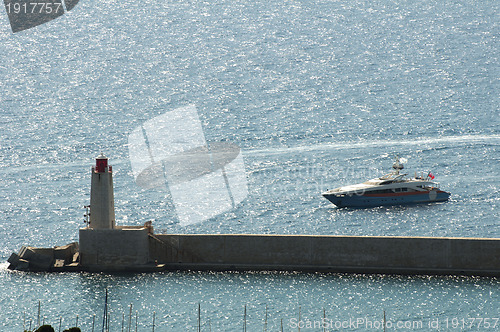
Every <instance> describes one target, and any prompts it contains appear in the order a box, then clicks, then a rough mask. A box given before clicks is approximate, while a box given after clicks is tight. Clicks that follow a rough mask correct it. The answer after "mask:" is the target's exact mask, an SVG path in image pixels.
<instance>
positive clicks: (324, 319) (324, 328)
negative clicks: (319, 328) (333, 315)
mask: <svg viewBox="0 0 500 332" xmlns="http://www.w3.org/2000/svg"><path fill="white" fill-rule="evenodd" d="M324 322H326V313H325V308H323V332H325V331H326V327H325V324H324Z"/></svg>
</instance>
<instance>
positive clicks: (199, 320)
mask: <svg viewBox="0 0 500 332" xmlns="http://www.w3.org/2000/svg"><path fill="white" fill-rule="evenodd" d="M198 332H201V304H200V302H198Z"/></svg>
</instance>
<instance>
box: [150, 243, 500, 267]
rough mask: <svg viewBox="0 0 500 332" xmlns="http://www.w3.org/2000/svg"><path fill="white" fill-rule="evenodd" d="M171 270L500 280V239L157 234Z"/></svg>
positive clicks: (155, 253)
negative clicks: (353, 274) (451, 276)
mask: <svg viewBox="0 0 500 332" xmlns="http://www.w3.org/2000/svg"><path fill="white" fill-rule="evenodd" d="M150 243H151V244H150V249H151V254H152V258H154V259H155V260H157V261H158V262H162V263H164V264H165V266H166V267H167V268H169V269H188V270H222V271H225V270H277V271H308V272H346V273H384V274H444V275H446V274H451V275H482V276H500V239H477V238H435V237H379V236H376V237H373V236H321V235H178V234H177V235H176V234H173V235H154V236H151V237H150Z"/></svg>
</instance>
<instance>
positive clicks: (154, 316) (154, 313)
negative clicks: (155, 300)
mask: <svg viewBox="0 0 500 332" xmlns="http://www.w3.org/2000/svg"><path fill="white" fill-rule="evenodd" d="M155 318H156V311H153V332H155Z"/></svg>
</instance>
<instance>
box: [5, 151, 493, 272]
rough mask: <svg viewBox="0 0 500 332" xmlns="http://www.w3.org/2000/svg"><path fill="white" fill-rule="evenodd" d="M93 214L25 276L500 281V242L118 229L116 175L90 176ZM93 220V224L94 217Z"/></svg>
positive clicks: (105, 168)
mask: <svg viewBox="0 0 500 332" xmlns="http://www.w3.org/2000/svg"><path fill="white" fill-rule="evenodd" d="M88 207H90V212H88V213H87V214H86V215H85V216H86V217H87V219H86V223H87V227H85V228H82V229H80V230H79V243H72V244H69V245H66V246H62V247H54V248H32V247H22V248H21V250H20V252H19V253H18V254H15V253H14V254H12V255H11V257H10V258H9V260H8V261H9V263H10V266H9V268H10V269H13V270H22V271H96V272H111V271H162V270H214V271H231V270H239V271H245V270H273V271H312V272H347V273H391V274H456V275H483V276H500V239H498V238H495V239H477V238H436V237H391V236H388V237H383V236H331V235H252V234H209V235H200V234H193V235H186V234H154V231H153V226H152V223H151V222H147V223H145V224H144V226H119V225H117V224H116V222H115V210H114V193H113V171H112V167H111V165H108V158H107V157H106V156H104V155H102V154H101V155H100V156H98V157H97V158H96V164H95V167H92V170H91V191H90V206H87V208H88ZM88 217H90V218H88Z"/></svg>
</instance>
